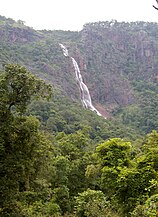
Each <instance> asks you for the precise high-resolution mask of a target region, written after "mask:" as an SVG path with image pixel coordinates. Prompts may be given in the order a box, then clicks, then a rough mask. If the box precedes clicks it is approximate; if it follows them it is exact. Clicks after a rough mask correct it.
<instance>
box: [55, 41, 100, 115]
mask: <svg viewBox="0 0 158 217" xmlns="http://www.w3.org/2000/svg"><path fill="white" fill-rule="evenodd" d="M59 45H60V47H61V48H62V50H63V54H64V56H66V57H69V53H68V50H67V48H66V47H65V46H64V45H63V44H59ZM70 58H71V60H72V63H73V66H74V69H75V75H76V80H77V83H78V85H79V89H80V93H81V101H82V104H83V106H84V107H85V108H87V109H90V110H91V111H94V112H96V113H97V115H99V116H102V115H101V114H100V112H99V111H98V110H97V109H96V108H95V107H94V106H93V105H92V100H91V96H90V93H89V90H88V87H87V86H86V84H85V83H84V82H83V79H82V75H81V72H80V69H79V66H78V64H77V62H76V60H75V59H74V58H73V57H70Z"/></svg>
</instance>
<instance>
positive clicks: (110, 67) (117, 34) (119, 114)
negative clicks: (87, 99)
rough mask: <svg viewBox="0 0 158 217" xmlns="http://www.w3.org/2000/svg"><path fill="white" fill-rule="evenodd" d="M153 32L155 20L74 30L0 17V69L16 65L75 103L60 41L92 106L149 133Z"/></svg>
mask: <svg viewBox="0 0 158 217" xmlns="http://www.w3.org/2000/svg"><path fill="white" fill-rule="evenodd" d="M157 32H158V24H156V23H145V22H133V23H124V22H122V23H120V22H117V21H111V22H98V23H88V24H86V25H85V26H84V28H83V30H82V31H80V32H71V31H46V30H43V31H35V30H33V29H32V28H30V27H27V26H25V25H24V23H23V22H22V21H18V22H15V21H14V20H12V19H7V18H5V17H2V16H0V50H1V52H0V68H1V69H2V68H3V66H4V65H5V64H6V63H19V64H22V65H24V66H26V67H27V68H28V69H29V70H30V71H32V72H33V73H34V74H36V75H38V76H39V77H41V78H42V79H45V80H47V81H48V82H49V83H51V84H53V86H54V87H55V88H56V89H57V90H58V91H59V92H61V93H62V94H63V95H67V96H68V97H69V98H70V99H71V100H72V101H75V102H80V92H79V89H78V86H77V84H76V81H75V73H74V68H73V64H72V61H71V60H70V58H65V57H64V55H63V53H62V50H61V48H60V46H59V43H63V44H64V45H65V46H66V47H67V48H68V50H69V53H70V56H73V57H74V58H75V59H76V61H77V62H78V64H79V67H80V70H81V74H82V76H83V79H84V82H85V83H86V84H87V86H88V88H89V91H90V93H91V97H92V101H93V104H94V105H95V106H96V108H97V109H98V110H100V112H101V113H102V114H104V115H106V116H108V117H111V116H115V118H118V119H119V120H120V121H121V122H122V123H124V124H126V125H130V126H131V125H132V126H134V127H136V128H141V130H142V131H145V132H149V131H151V130H152V129H157V127H158V126H157V125H158V124H157V119H158V111H157V101H158V88H157V81H158V60H157V55H158V42H157V39H158V34H157ZM149 114H150V115H149ZM148 115H149V117H150V118H149V117H148Z"/></svg>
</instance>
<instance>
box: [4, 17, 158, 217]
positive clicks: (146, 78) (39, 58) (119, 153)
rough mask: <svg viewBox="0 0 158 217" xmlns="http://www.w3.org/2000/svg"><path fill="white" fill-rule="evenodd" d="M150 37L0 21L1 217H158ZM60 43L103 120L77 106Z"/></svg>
mask: <svg viewBox="0 0 158 217" xmlns="http://www.w3.org/2000/svg"><path fill="white" fill-rule="evenodd" d="M157 32H158V25H157V24H156V23H145V22H134V23H119V22H117V21H111V22H98V23H88V24H86V25H85V26H84V28H83V30H82V31H81V32H71V31H46V30H43V31H35V30H34V29H32V28H30V27H27V26H25V25H24V23H23V22H22V21H20V20H19V21H17V22H15V21H14V20H12V19H10V18H9V19H7V18H5V17H2V16H0V50H1V52H0V70H1V72H0V99H1V101H0V155H1V166H0V169H1V178H0V191H1V197H0V204H1V207H0V216H3V217H7V216H10V217H23V216H26V217H40V216H41V217H51V216H52V217H62V216H63V217H103V216H107V217H127V216H131V217H154V216H158V171H157V170H158V132H157V130H158V105H157V104H158V85H157V84H158V83H157V79H158V74H157V73H158V62H157V53H158V45H157ZM59 43H63V44H65V45H66V47H67V48H68V49H69V52H70V55H71V56H73V57H74V58H75V59H76V61H77V62H78V64H79V67H80V69H81V72H82V75H83V77H84V80H85V81H86V83H87V85H88V87H89V90H90V93H91V96H92V101H93V102H94V105H95V106H96V108H97V109H98V110H99V111H100V112H101V113H102V114H103V116H106V117H107V119H105V118H104V117H100V116H97V115H96V114H95V113H94V112H92V111H89V110H87V109H84V108H83V107H82V105H81V102H80V93H79V90H78V87H77V85H76V82H75V76H74V69H73V66H72V63H71V61H70V59H69V58H65V57H64V56H63V53H62V50H61V48H60V46H59Z"/></svg>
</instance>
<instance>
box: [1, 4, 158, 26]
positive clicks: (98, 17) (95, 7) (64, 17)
mask: <svg viewBox="0 0 158 217" xmlns="http://www.w3.org/2000/svg"><path fill="white" fill-rule="evenodd" d="M155 2H156V1H155V0H0V15H2V16H6V17H7V18H8V17H10V18H12V19H14V20H19V19H20V20H23V21H25V22H26V25H28V26H30V27H33V28H35V29H47V30H48V29H50V30H54V29H58V30H59V29H62V30H81V29H82V27H83V25H84V24H85V23H88V22H97V21H107V20H112V19H115V20H118V21H149V22H158V11H157V10H155V9H154V8H153V7H152V5H153V4H154V5H156V3H155Z"/></svg>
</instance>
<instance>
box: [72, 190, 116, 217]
mask: <svg viewBox="0 0 158 217" xmlns="http://www.w3.org/2000/svg"><path fill="white" fill-rule="evenodd" d="M105 214H106V216H107V217H110V216H117V215H115V213H114V212H112V210H111V209H110V203H109V201H107V200H106V197H105V195H104V194H103V192H101V191H96V190H91V189H87V190H86V191H84V192H82V193H80V194H79V195H78V196H77V197H76V215H77V216H78V217H97V216H99V217H103V216H105Z"/></svg>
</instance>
